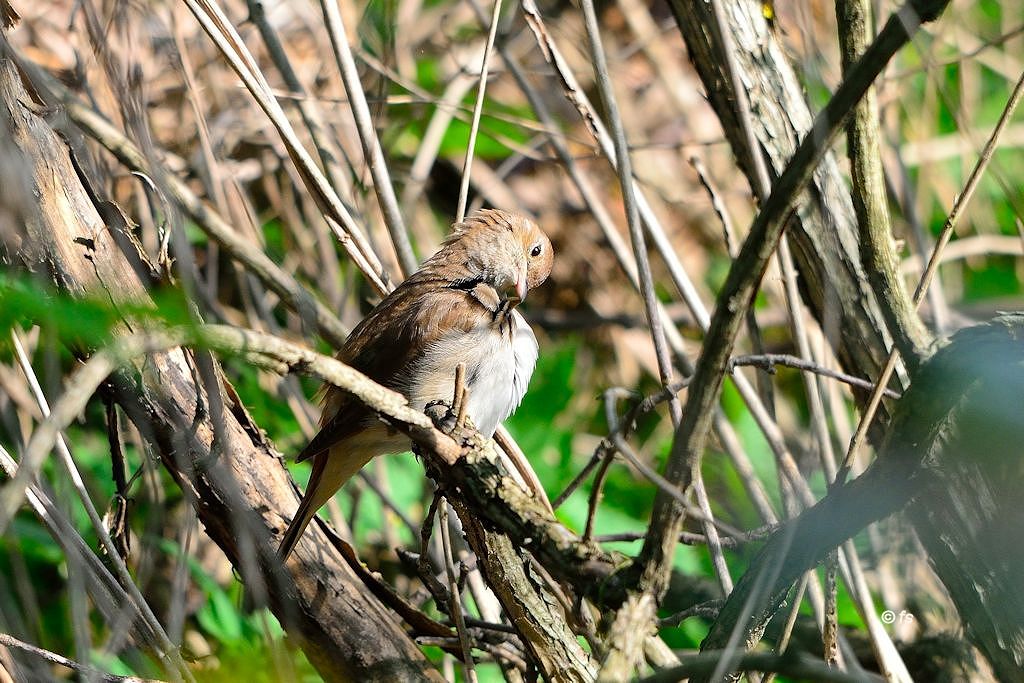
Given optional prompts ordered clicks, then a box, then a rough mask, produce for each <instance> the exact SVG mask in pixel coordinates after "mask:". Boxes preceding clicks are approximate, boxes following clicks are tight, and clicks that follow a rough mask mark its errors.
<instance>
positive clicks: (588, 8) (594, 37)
mask: <svg viewBox="0 0 1024 683" xmlns="http://www.w3.org/2000/svg"><path fill="white" fill-rule="evenodd" d="M580 4H581V7H582V8H583V23H584V26H585V27H586V31H587V44H588V46H589V48H590V57H591V59H592V60H593V66H594V76H595V78H596V81H597V91H598V93H599V94H600V96H601V102H602V104H604V108H605V112H606V114H607V117H608V125H609V127H610V128H611V135H612V139H613V141H614V143H615V161H616V165H615V171H616V173H617V174H618V177H619V187H620V189H621V190H622V203H623V206H624V207H625V209H626V224H627V226H628V227H629V239H630V242H631V243H632V245H633V258H634V259H635V260H636V265H637V274H638V276H639V278H640V295H641V297H642V298H643V301H644V312H645V313H646V314H647V324H648V326H649V327H650V330H651V339H652V341H653V342H654V353H655V356H656V358H657V360H658V372H659V374H660V375H661V384H662V386H663V387H669V386H670V385H671V384H672V380H673V375H674V374H675V372H674V370H673V369H672V360H671V358H670V357H669V350H668V344H667V342H666V340H665V332H664V330H663V329H662V325H661V316H660V314H659V311H658V306H657V298H656V297H655V295H654V279H653V277H652V276H651V264H650V261H649V259H648V257H647V242H646V240H645V239H644V231H643V228H642V227H641V224H640V213H639V208H638V206H637V202H636V194H635V192H634V188H633V165H632V161H631V160H630V155H629V143H628V142H627V141H626V131H625V129H624V128H623V125H622V118H621V117H620V116H619V105H618V102H617V101H616V99H615V93H614V92H613V91H612V82H611V76H609V74H608V60H607V58H606V57H605V52H604V47H603V46H602V44H601V31H600V28H599V26H598V22H597V11H596V10H595V9H594V2H593V0H582V2H581V3H580ZM669 413H670V414H671V415H672V424H673V425H676V426H678V425H679V420H680V418H681V417H682V404H681V403H680V402H679V399H677V398H675V397H674V396H673V398H671V399H669Z"/></svg>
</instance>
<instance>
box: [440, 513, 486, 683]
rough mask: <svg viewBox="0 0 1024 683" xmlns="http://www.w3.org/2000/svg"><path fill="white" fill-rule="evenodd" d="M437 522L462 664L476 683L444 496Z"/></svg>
mask: <svg viewBox="0 0 1024 683" xmlns="http://www.w3.org/2000/svg"><path fill="white" fill-rule="evenodd" d="M437 523H438V526H440V527H441V547H442V548H443V553H444V569H445V572H446V574H447V576H448V615H449V616H450V617H451V618H452V621H453V622H455V631H456V632H457V633H458V635H459V645H460V646H461V648H462V664H463V666H464V667H465V672H466V678H467V679H468V680H469V681H471V682H474V683H475V681H476V670H475V669H474V668H473V653H472V649H473V645H472V643H471V642H470V637H469V632H468V631H467V630H466V622H465V621H464V620H463V617H462V595H461V592H460V590H459V582H458V581H457V580H456V578H455V567H454V564H453V559H452V558H453V555H452V539H451V531H450V530H449V529H448V501H447V500H446V499H444V498H442V499H441V502H440V504H439V506H438V509H437Z"/></svg>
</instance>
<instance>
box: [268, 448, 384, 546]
mask: <svg viewBox="0 0 1024 683" xmlns="http://www.w3.org/2000/svg"><path fill="white" fill-rule="evenodd" d="M339 451H340V449H337V448H332V449H330V450H329V451H323V452H321V453H318V454H317V456H316V457H315V458H314V459H313V471H312V472H311V473H310V475H309V484H307V485H306V492H305V493H304V494H303V495H302V502H301V503H299V509H298V510H296V511H295V516H294V517H292V521H291V524H289V525H288V529H287V530H286V531H285V532H284V538H282V539H281V546H280V547H279V548H278V549H277V555H278V557H280V558H281V562H282V563H283V562H284V561H285V560H287V559H288V556H289V555H291V552H292V550H294V549H295V545H296V544H297V543H298V542H299V539H300V538H302V532H304V531H305V530H306V527H307V526H309V523H310V522H311V521H312V520H313V517H314V516H315V515H316V512H317V510H319V509H320V508H321V507H322V506H323V505H324V503H326V502H327V501H328V500H330V499H331V497H332V496H333V495H334V494H335V493H336V492H337V491H338V489H340V488H341V487H342V486H343V485H344V484H345V482H346V481H348V480H349V479H351V478H352V476H353V475H354V474H355V473H356V472H358V471H359V470H360V469H361V468H362V467H363V465H365V464H366V463H367V462H369V461H370V457H372V454H364V453H362V452H359V451H358V450H357V451H356V452H352V451H349V452H347V453H345V452H339Z"/></svg>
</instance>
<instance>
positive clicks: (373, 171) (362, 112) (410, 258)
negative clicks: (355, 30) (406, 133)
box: [320, 0, 417, 279]
mask: <svg viewBox="0 0 1024 683" xmlns="http://www.w3.org/2000/svg"><path fill="white" fill-rule="evenodd" d="M320 7H321V9H322V10H323V13H324V19H325V20H326V24H327V35H328V36H329V37H330V39H331V47H332V48H333V49H334V59H335V61H336V62H337V64H338V70H339V71H341V81H342V83H343V84H344V85H345V93H346V94H347V95H348V102H349V108H350V109H351V111H352V117H353V118H354V119H355V123H356V131H357V132H358V133H359V142H360V143H361V144H362V146H363V156H364V158H365V159H366V163H367V165H368V166H369V167H370V176H371V177H372V178H373V191H374V192H375V193H376V195H377V202H378V203H379V204H380V209H381V214H382V215H383V216H384V225H386V226H387V228H388V234H389V235H390V236H391V244H392V245H393V246H394V248H395V254H396V255H397V256H398V265H399V269H400V270H399V275H403V274H404V275H408V274H410V273H412V272H414V271H415V270H416V265H417V263H416V256H415V255H414V254H413V252H412V244H410V243H409V233H408V231H406V229H405V221H403V220H402V212H401V211H400V210H399V208H398V198H397V197H396V196H395V188H394V187H393V186H392V184H391V175H390V174H389V173H388V165H387V161H386V160H385V159H384V150H383V149H381V146H380V139H379V138H378V137H377V129H376V128H374V126H373V117H371V116H370V107H369V105H367V103H366V93H364V92H363V84H362V82H361V81H360V80H359V70H358V69H356V62H355V59H353V58H352V49H351V48H350V47H349V44H348V35H347V34H346V33H345V22H344V20H343V19H342V17H341V12H340V11H338V0H320ZM399 279H401V278H399Z"/></svg>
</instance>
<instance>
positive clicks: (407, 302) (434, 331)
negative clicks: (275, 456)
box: [296, 271, 501, 462]
mask: <svg viewBox="0 0 1024 683" xmlns="http://www.w3.org/2000/svg"><path fill="white" fill-rule="evenodd" d="M500 303H501V302H500V298H499V297H498V295H497V293H496V292H494V290H493V289H491V288H490V287H488V286H487V285H481V284H478V283H477V284H474V285H473V286H469V287H460V286H456V285H453V284H452V283H451V282H450V281H447V280H443V279H439V278H430V277H427V276H425V274H423V273H422V271H421V273H417V274H416V275H414V276H413V277H412V278H410V279H409V280H406V281H405V282H403V283H402V285H400V286H399V287H398V288H397V289H395V291H393V292H392V293H391V294H389V295H388V296H387V297H385V299H384V300H383V301H381V302H380V304H378V305H377V307H376V308H374V309H373V311H371V312H370V314H369V315H368V316H367V317H366V318H364V319H363V321H362V322H361V323H359V325H357V326H356V328H355V329H354V330H353V331H352V334H351V335H350V336H349V338H348V339H347V340H346V342H345V345H344V347H342V349H341V351H339V352H338V356H337V357H338V360H340V361H342V362H343V363H345V364H347V365H350V366H351V367H353V368H355V369H356V370H359V371H360V372H362V373H363V374H364V375H366V376H367V377H369V378H370V379H372V380H374V381H375V382H378V383H379V384H382V385H384V386H386V387H388V388H389V389H394V390H395V391H401V390H402V389H403V387H405V386H408V382H407V381H406V380H407V378H406V375H407V374H408V373H409V372H410V371H411V370H412V369H413V364H414V361H415V360H416V359H418V358H419V357H421V356H422V354H423V352H424V350H425V349H427V348H429V347H430V346H431V345H432V344H433V343H435V342H436V341H438V340H439V339H441V338H442V337H445V336H447V335H450V334H452V333H453V332H458V331H463V332H466V331H469V330H471V329H473V328H475V327H478V326H479V325H480V324H481V322H482V321H484V320H487V321H490V320H491V319H492V318H493V316H494V311H495V310H497V307H498V306H499V305H500ZM492 307H493V308H492ZM323 401H324V410H323V414H322V416H321V418H320V431H319V433H317V435H316V436H314V437H313V439H312V440H311V441H310V442H309V444H308V445H307V446H306V447H305V448H304V449H302V452H301V453H299V455H298V457H297V458H296V460H297V461H300V462H301V461H302V460H306V459H308V458H311V457H313V456H315V455H316V454H317V453H321V452H323V451H325V450H327V449H328V448H330V447H331V446H333V445H334V444H336V443H338V442H340V441H342V440H343V439H345V438H347V437H350V436H352V435H353V434H356V433H358V432H359V431H361V430H362V429H364V428H365V427H366V424H367V421H368V420H371V419H373V413H372V411H371V410H369V409H368V408H367V407H366V406H364V405H363V404H362V402H360V401H359V400H358V399H357V398H355V397H354V396H352V395H351V394H349V393H348V392H346V391H344V390H342V389H339V388H337V387H335V386H328V387H327V390H326V392H325V394H324V399H323Z"/></svg>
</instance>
